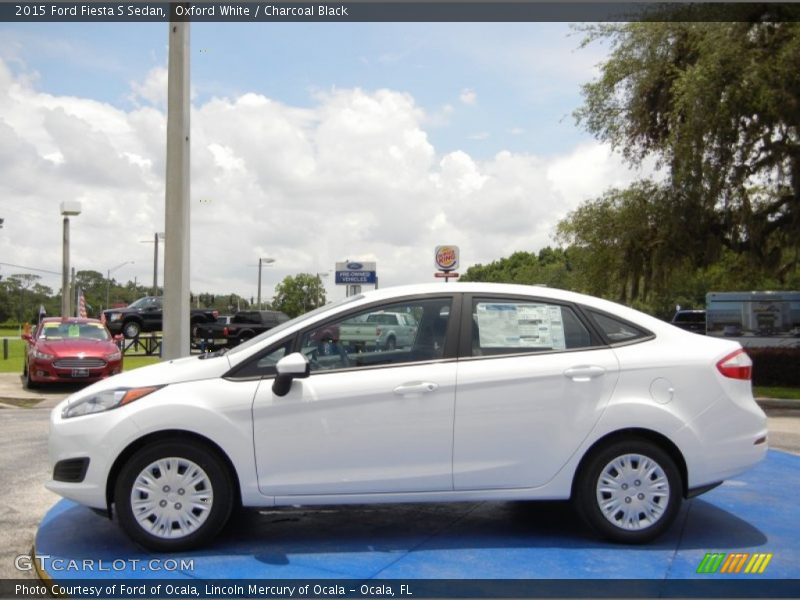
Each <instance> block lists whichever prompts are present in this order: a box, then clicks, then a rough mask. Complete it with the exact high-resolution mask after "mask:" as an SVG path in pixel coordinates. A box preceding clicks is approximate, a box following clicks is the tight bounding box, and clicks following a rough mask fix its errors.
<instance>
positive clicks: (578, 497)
mask: <svg viewBox="0 0 800 600" xmlns="http://www.w3.org/2000/svg"><path fill="white" fill-rule="evenodd" d="M681 490H682V485H681V476H680V473H679V471H678V467H677V466H676V465H675V461H674V460H673V459H672V457H670V455H669V454H668V453H667V452H665V451H664V450H663V449H661V448H660V447H659V446H657V445H656V444H654V443H652V442H649V441H647V440H643V439H638V438H631V439H628V440H620V441H617V442H614V443H612V444H609V445H608V446H605V447H602V448H600V449H599V450H598V451H596V452H595V453H594V454H593V455H592V456H590V457H589V459H588V461H587V462H586V463H585V464H584V466H583V467H582V468H581V470H580V472H579V473H578V481H577V482H576V487H575V495H574V501H575V504H576V508H577V509H578V512H579V513H580V514H581V516H582V517H583V518H584V520H585V521H586V522H587V523H588V524H589V525H590V526H591V527H592V528H593V529H594V530H596V531H597V532H598V533H599V534H600V535H602V536H603V537H605V538H608V539H610V540H613V541H615V542H622V543H628V544H638V543H644V542H648V541H651V540H653V539H655V538H656V537H658V536H659V535H661V534H662V533H664V531H666V529H667V528H668V527H669V526H670V525H671V524H672V521H673V520H674V519H675V517H676V516H677V514H678V510H679V509H680V504H681V495H682V494H681Z"/></svg>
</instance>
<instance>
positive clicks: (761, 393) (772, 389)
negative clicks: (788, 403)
mask: <svg viewBox="0 0 800 600" xmlns="http://www.w3.org/2000/svg"><path fill="white" fill-rule="evenodd" d="M753 395H754V396H755V397H756V398H778V399H780V400H800V388H793V387H778V386H760V385H759V386H755V387H754V388H753Z"/></svg>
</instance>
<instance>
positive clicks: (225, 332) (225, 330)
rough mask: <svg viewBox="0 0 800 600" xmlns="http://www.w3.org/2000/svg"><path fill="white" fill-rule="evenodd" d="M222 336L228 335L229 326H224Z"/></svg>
mask: <svg viewBox="0 0 800 600" xmlns="http://www.w3.org/2000/svg"><path fill="white" fill-rule="evenodd" d="M222 337H228V328H227V327H223V328H222Z"/></svg>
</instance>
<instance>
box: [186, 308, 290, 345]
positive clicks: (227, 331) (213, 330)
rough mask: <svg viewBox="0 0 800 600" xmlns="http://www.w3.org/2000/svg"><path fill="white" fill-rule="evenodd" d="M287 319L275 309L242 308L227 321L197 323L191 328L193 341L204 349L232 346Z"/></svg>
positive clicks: (287, 318)
mask: <svg viewBox="0 0 800 600" xmlns="http://www.w3.org/2000/svg"><path fill="white" fill-rule="evenodd" d="M288 320H289V317H288V316H286V314H284V313H282V312H280V311H277V310H242V311H239V312H237V313H236V314H235V315H233V316H231V317H230V319H228V321H227V323H220V322H219V320H217V322H216V323H198V324H197V326H196V327H195V328H194V330H193V343H194V345H195V346H200V347H203V348H204V349H205V350H215V349H218V348H233V347H234V346H238V345H239V344H241V343H242V342H245V341H247V340H249V339H250V338H252V337H255V336H256V335H258V334H259V333H263V332H265V331H268V330H270V329H272V328H273V327H275V326H277V325H280V324H281V323H284V322H286V321H288Z"/></svg>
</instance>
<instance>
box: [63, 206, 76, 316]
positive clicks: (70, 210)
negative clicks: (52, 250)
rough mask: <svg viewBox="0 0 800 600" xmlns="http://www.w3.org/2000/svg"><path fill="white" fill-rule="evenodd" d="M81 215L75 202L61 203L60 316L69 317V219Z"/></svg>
mask: <svg viewBox="0 0 800 600" xmlns="http://www.w3.org/2000/svg"><path fill="white" fill-rule="evenodd" d="M79 214H81V203H80V202H76V201H75V200H65V201H64V202H62V203H61V216H62V217H64V237H63V251H62V256H63V259H62V263H61V316H62V317H68V316H70V313H71V310H70V299H71V298H70V289H69V218H70V217H77V216H78V215H79Z"/></svg>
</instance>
